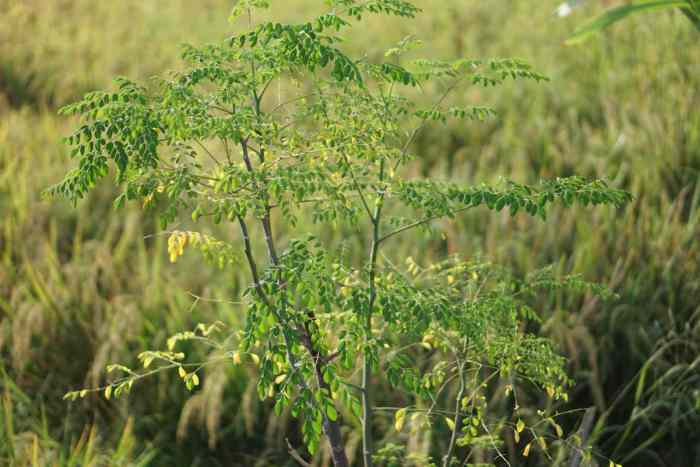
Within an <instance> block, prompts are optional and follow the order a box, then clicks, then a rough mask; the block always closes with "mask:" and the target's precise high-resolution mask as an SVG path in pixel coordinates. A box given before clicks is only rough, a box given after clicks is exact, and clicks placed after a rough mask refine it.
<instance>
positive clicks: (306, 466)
mask: <svg viewBox="0 0 700 467" xmlns="http://www.w3.org/2000/svg"><path fill="white" fill-rule="evenodd" d="M284 440H285V441H286V442H287V450H288V451H289V455H290V456H292V457H293V458H294V460H295V461H297V462H298V463H299V464H301V465H303V466H304V467H311V464H309V463H308V462H306V461H305V460H304V458H303V457H301V454H299V453H298V452H297V450H296V449H294V446H292V443H290V442H289V438H284Z"/></svg>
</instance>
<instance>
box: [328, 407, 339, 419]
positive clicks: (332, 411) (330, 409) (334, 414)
mask: <svg viewBox="0 0 700 467" xmlns="http://www.w3.org/2000/svg"><path fill="white" fill-rule="evenodd" d="M326 415H328V419H329V420H330V421H332V422H334V421H336V420H338V411H337V410H335V407H334V406H333V405H328V406H327V407H326Z"/></svg>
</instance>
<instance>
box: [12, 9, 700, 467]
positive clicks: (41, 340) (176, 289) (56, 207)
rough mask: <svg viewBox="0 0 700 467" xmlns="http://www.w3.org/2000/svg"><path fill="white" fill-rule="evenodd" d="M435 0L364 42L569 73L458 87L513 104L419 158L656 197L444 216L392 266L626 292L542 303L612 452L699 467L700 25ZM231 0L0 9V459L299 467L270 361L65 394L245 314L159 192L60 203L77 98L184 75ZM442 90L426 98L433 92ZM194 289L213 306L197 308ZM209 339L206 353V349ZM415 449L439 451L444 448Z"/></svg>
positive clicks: (334, 236) (438, 132) (580, 403)
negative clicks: (166, 233)
mask: <svg viewBox="0 0 700 467" xmlns="http://www.w3.org/2000/svg"><path fill="white" fill-rule="evenodd" d="M420 3H421V5H422V6H423V8H424V9H425V13H424V14H423V15H422V16H421V17H420V18H419V19H417V20H416V21H414V22H395V21H394V20H387V19H385V18H384V19H381V20H379V19H377V20H373V21H372V22H370V23H369V24H368V26H367V27H366V29H365V33H364V34H363V35H362V36H361V37H359V36H358V37H357V38H355V39H354V40H353V41H351V42H349V43H347V44H345V47H352V48H356V49H361V50H363V51H366V52H367V54H368V55H370V56H372V57H375V58H378V57H379V55H378V54H379V48H378V45H389V44H390V43H391V42H392V41H396V40H399V39H400V38H402V37H403V36H405V35H407V34H415V35H416V36H418V37H419V38H422V39H424V40H425V41H426V43H427V44H428V45H427V47H428V50H427V51H426V50H424V51H423V53H422V55H425V53H426V52H429V53H430V54H434V55H435V56H439V57H454V56H456V55H461V56H468V57H490V56H517V57H520V58H524V59H526V60H527V61H529V62H530V63H532V64H534V65H535V66H536V68H537V69H538V70H540V71H542V72H544V73H545V74H547V75H549V76H550V77H551V78H552V81H551V82H550V83H547V84H540V85H529V84H528V85H523V84H518V85H514V86H509V87H506V88H502V89H498V90H494V91H488V92H487V91H484V90H471V91H468V92H466V93H465V94H464V95H463V96H458V99H461V100H463V101H464V102H465V103H470V104H488V105H492V106H493V107H495V108H496V109H497V110H498V111H499V114H500V115H499V117H498V118H496V119H494V120H493V121H491V122H487V123H483V124H469V125H467V126H457V125H450V126H437V125H436V126H434V127H431V128H428V129H426V131H424V132H423V133H421V135H420V138H419V139H418V141H417V142H416V145H415V148H414V149H415V152H416V153H417V154H418V155H419V156H420V158H419V160H418V162H417V164H416V166H415V170H416V171H421V172H423V173H425V174H429V175H430V176H432V177H436V178H452V179H454V180H459V181H460V182H464V183H471V182H476V181H489V180H492V179H493V178H494V177H496V176H498V175H503V176H506V177H508V178H511V179H514V180H517V181H523V182H524V181H532V180H533V179H537V178H539V177H551V176H558V175H567V174H571V173H574V172H576V173H582V174H585V175H589V176H592V177H593V176H596V177H605V178H607V179H608V180H610V181H611V183H613V184H615V185H616V186H619V187H624V188H626V189H628V190H630V191H631V192H632V193H633V194H634V195H635V197H636V199H635V202H634V203H632V205H630V206H629V207H628V208H626V209H625V210H622V211H618V212H611V211H606V210H596V211H592V212H586V213H584V212H583V211H581V212H577V211H575V210H574V211H573V212H564V211H561V212H553V213H552V215H551V217H550V219H549V220H548V222H547V223H540V222H533V221H531V220H528V219H527V218H526V217H516V218H514V219H509V218H508V216H500V215H487V214H486V213H485V212H476V213H474V214H469V215H467V216H463V217H460V219H459V220H457V221H455V222H449V223H444V224H440V225H436V226H435V228H436V229H438V230H440V231H442V232H443V233H445V238H446V239H445V240H443V239H442V238H441V237H440V236H439V235H438V236H433V237H427V236H426V237H425V238H419V239H417V240H415V239H414V240H415V241H412V242H410V243H409V242H406V241H404V242H398V243H394V246H395V250H394V251H393V252H392V256H395V257H401V256H408V255H412V256H414V257H416V258H418V259H421V258H423V259H429V258H430V257H432V256H433V255H436V254H443V253H445V252H461V253H464V254H466V255H477V254H484V255H486V256H488V257H490V258H492V259H493V260H494V261H497V262H501V263H504V264H506V265H509V266H511V267H513V268H514V269H516V270H517V271H527V270H530V269H532V268H535V267H541V266H543V265H545V264H549V263H552V262H554V263H556V267H557V268H558V269H559V270H561V271H575V272H579V273H582V274H583V275H584V276H585V277H586V278H587V279H589V280H597V281H601V282H605V283H607V284H609V285H610V286H611V287H612V288H613V289H614V290H616V291H617V292H618V294H619V295H620V298H619V299H618V300H616V301H614V302H611V303H600V302H597V301H596V300H594V299H592V298H585V297H584V298H583V299H575V298H573V297H569V296H566V295H563V294H556V293H555V294H552V295H551V296H543V297H541V301H540V303H539V304H538V309H539V310H540V311H541V313H542V314H543V317H544V318H545V322H544V324H543V326H542V330H543V332H545V333H547V334H549V335H550V336H552V337H553V338H554V339H555V340H556V341H557V342H558V344H559V346H560V348H561V349H562V351H563V352H565V354H566V355H567V356H568V357H569V358H570V361H571V372H572V375H573V376H574V377H575V379H576V380H577V386H576V388H575V389H574V392H573V394H572V396H573V397H572V401H571V402H570V404H569V405H570V406H571V407H585V406H588V405H595V406H597V407H598V409H599V413H601V414H602V416H601V417H600V418H599V419H598V424H597V426H596V430H595V431H594V439H595V440H596V442H597V446H596V448H597V449H599V450H600V451H601V452H603V453H604V454H606V455H608V456H611V457H614V458H616V459H618V460H619V461H622V463H623V464H624V465H626V466H633V465H640V466H648V465H668V466H676V465H689V466H690V465H696V464H697V463H698V462H700V452H699V450H700V447H699V446H700V434H699V433H698V432H697V429H695V428H694V427H695V426H697V423H698V422H700V413H699V409H700V390H698V387H700V384H699V383H700V381H699V378H700V360H698V356H699V355H700V349H699V348H698V347H699V345H698V342H700V271H699V268H700V251H699V248H700V245H699V242H698V239H700V214H699V211H698V204H699V203H700V184H699V183H698V180H699V179H700V112H698V110H697V109H698V108H700V48H698V47H697V37H698V36H697V33H695V32H694V31H693V30H692V29H691V27H690V26H689V25H688V24H687V21H686V20H685V18H683V17H682V16H681V15H676V14H662V15H659V16H656V17H654V18H645V17H639V18H635V19H633V20H631V21H629V22H627V23H626V24H624V25H620V26H618V27H615V28H613V29H611V30H610V31H606V32H605V33H604V34H601V35H600V36H598V37H595V38H593V39H592V40H591V41H589V42H588V43H587V44H586V45H585V47H564V46H563V45H562V41H563V40H564V39H565V38H566V37H568V35H569V34H570V33H571V31H573V29H574V27H575V25H576V24H578V23H579V22H580V18H577V17H574V18H567V19H565V20H560V19H556V20H555V19H554V18H553V17H552V16H551V11H552V10H553V9H554V7H555V6H556V4H557V2H556V1H545V2H505V1H500V2H467V3H464V2H458V1H456V0H445V1H443V2H439V3H437V2H428V1H427V0H426V1H422V2H420ZM280 5H281V4H280ZM319 5H320V2H312V1H310V0H300V1H298V2H295V3H294V4H293V5H291V4H290V6H284V7H282V6H280V7H278V8H277V9H276V10H275V12H274V13H275V14H276V15H277V16H278V17H283V18H285V19H292V20H294V19H301V18H303V17H304V16H305V15H306V14H307V13H308V12H309V11H318V10H319V9H320V8H321V7H320V6H319ZM229 7H230V5H229V2H228V1H225V0H207V1H204V2H201V1H200V2H186V1H184V0H174V1H167V2H166V1H152V2H138V1H136V0H124V1H121V2H88V1H87V0H49V1H39V0H27V1H23V2H16V1H12V0H0V17H2V18H3V20H2V21H0V215H1V216H2V217H1V219H2V220H0V353H1V358H2V367H3V374H4V377H3V379H2V380H1V381H0V392H2V393H3V394H4V395H3V401H4V402H3V411H2V415H1V416H0V418H2V420H1V421H2V423H0V425H2V427H3V428H2V430H3V431H2V438H0V463H2V462H5V461H7V463H10V464H11V465H32V466H33V465H61V466H63V465H176V464H177V465H224V464H225V465H243V464H253V465H255V462H257V463H258V464H257V465H285V464H284V463H285V462H287V460H286V456H285V454H284V452H285V443H284V437H285V436H286V435H287V433H288V432H292V431H293V430H291V431H290V430H289V427H290V424H291V423H292V422H291V419H290V418H289V417H288V416H287V417H286V418H285V417H282V418H280V419H277V418H275V417H269V412H270V411H269V407H267V406H265V404H261V403H260V402H259V401H258V399H257V397H256V395H255V391H254V386H253V384H251V381H252V374H250V372H251V371H253V370H251V369H248V370H242V369H240V368H239V369H235V370H234V369H233V368H231V367H230V366H226V365H221V366H215V367H212V368H211V369H209V370H208V372H207V377H206V378H205V379H204V385H203V390H202V391H201V392H200V393H197V394H196V395H194V396H191V395H189V394H187V393H186V391H184V389H183V388H182V387H181V385H179V384H177V381H176V379H177V378H176V375H168V374H163V375H161V376H158V377H157V378H154V379H152V380H149V381H146V382H144V383H143V384H142V385H140V386H139V387H138V388H136V389H135V392H134V393H133V394H132V395H131V396H130V398H129V401H127V402H120V403H105V402H104V401H100V400H98V399H88V400H87V401H86V402H85V403H84V404H83V405H69V404H67V403H65V402H63V401H62V400H61V395H62V394H63V393H64V392H65V391H66V390H69V389H73V388H76V387H81V386H84V385H97V384H99V383H100V382H101V381H103V378H104V373H103V368H104V365H105V364H106V363H108V362H115V361H119V362H125V363H135V362H134V356H135V355H136V354H137V353H138V352H139V351H140V350H143V349H145V348H154V347H159V346H160V347H162V346H163V344H164V342H165V339H166V338H167V336H168V335H170V334H172V333H174V332H177V331H180V330H183V329H188V328H191V327H193V326H195V325H196V323H197V322H200V321H212V320H214V319H219V320H222V321H223V322H225V323H227V324H230V325H231V326H235V325H237V324H239V322H240V313H239V312H240V310H239V308H238V306H237V305H234V304H231V303H229V301H230V300H231V299H232V298H233V297H235V296H236V293H237V291H239V290H240V289H241V287H243V286H244V284H246V283H247V280H248V279H247V277H246V276H245V275H244V274H243V273H240V272H237V271H227V272H223V273H222V272H218V271H212V270H210V269H209V268H208V267H207V266H204V265H202V264H200V263H199V262H197V261H196V259H194V258H191V259H187V260H186V261H185V262H184V263H182V264H180V263H178V265H177V266H173V265H170V264H167V261H165V258H166V255H165V253H164V247H163V245H162V242H163V239H162V238H161V237H158V236H155V237H147V236H148V235H149V234H151V233H153V232H155V231H157V227H156V226H155V224H154V220H153V218H152V217H151V215H150V214H148V213H142V212H140V210H139V209H138V208H139V207H138V206H132V207H129V208H127V209H126V210H122V211H113V210H112V208H111V206H110V204H109V202H108V199H109V196H108V193H106V192H105V191H101V192H100V191H98V192H96V193H95V194H94V195H92V196H91V197H90V198H89V199H87V200H86V201H85V202H84V203H81V204H79V205H78V206H77V208H76V209H73V208H72V207H71V206H68V205H65V204H62V203H47V202H44V201H41V200H40V199H39V192H40V190H41V189H43V188H44V187H46V186H48V185H49V184H51V183H52V182H55V181H56V179H57V178H58V176H59V174H60V173H62V172H64V171H65V170H66V168H67V167H68V166H69V161H68V158H67V156H66V154H65V151H64V149H63V148H62V146H61V145H60V144H59V140H60V138H61V137H62V136H64V135H65V134H66V132H67V130H68V128H69V127H70V126H71V125H72V124H73V122H70V121H66V120H65V119H63V118H59V117H57V116H56V112H55V110H56V106H58V105H61V104H64V103H66V102H68V101H70V100H72V99H74V98H75V97H77V96H79V95H80V94H82V93H83V92H85V91H88V90H91V89H94V88H98V87H106V86H109V85H110V79H111V77H113V76H114V75H117V74H121V75H127V76H129V77H133V78H147V77H149V76H151V75H153V74H156V73H159V72H161V71H163V70H165V69H168V68H172V67H174V66H176V60H175V58H176V56H177V45H178V43H180V42H184V41H188V42H194V43H201V42H206V41H212V40H218V39H219V38H221V37H222V36H223V35H225V34H227V33H228V32H230V31H232V29H233V28H234V26H232V25H229V24H228V23H226V21H225V18H226V16H227V13H228V11H227V10H228V8H229ZM588 13H592V12H590V11H585V10H584V14H588ZM436 91H437V90H430V89H428V90H425V94H426V95H425V97H424V99H425V100H426V101H427V100H429V99H430V96H431V95H434V93H435V92H436ZM419 98H423V97H419ZM106 189H107V188H104V190H106ZM346 233H347V234H348V235H345V234H343V235H340V234H339V233H337V232H336V233H334V232H324V233H322V234H323V235H324V237H326V238H327V239H328V240H329V241H331V242H340V241H341V239H342V238H343V237H346V238H350V239H351V240H350V243H351V246H352V245H354V244H360V243H361V242H362V241H363V239H361V238H355V237H354V236H353V233H352V232H346ZM220 234H222V235H225V234H226V233H225V232H220ZM145 237H147V238H145ZM193 271H195V272H196V273H193ZM190 292H191V293H192V294H194V295H197V296H201V297H205V298H207V299H211V300H199V301H198V302H197V304H196V306H195V307H192V304H193V303H194V301H195V299H194V298H193V295H190ZM192 351H193V352H195V353H196V354H197V355H199V356H201V357H202V358H204V357H205V350H204V349H198V348H193V349H192ZM535 402H538V401H533V403H535ZM539 402H541V403H543V401H539ZM567 408H568V407H567ZM575 422H576V420H575V419H573V418H572V419H571V420H570V425H571V426H572V427H573V426H574V424H575ZM349 436H350V437H351V439H355V438H352V436H354V434H349ZM389 438H390V435H389ZM411 443H412V445H413V446H414V447H415V449H426V444H425V443H426V440H425V439H415V440H412V441H411ZM124 446H128V448H127V447H124ZM71 462H72V464H71ZM91 462H92V464H91ZM129 462H130V463H129ZM287 465H292V464H291V463H288V464H287Z"/></svg>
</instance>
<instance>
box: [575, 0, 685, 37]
mask: <svg viewBox="0 0 700 467" xmlns="http://www.w3.org/2000/svg"><path fill="white" fill-rule="evenodd" d="M687 6H688V2H687V1H678V0H652V1H645V2H641V3H635V4H632V5H623V6H620V7H616V8H612V9H610V10H608V11H606V12H605V13H603V14H602V15H600V16H598V17H597V18H595V19H593V20H592V21H590V22H589V23H586V24H584V25H583V26H581V27H579V28H578V29H577V30H576V31H575V32H574V34H573V35H572V36H571V37H570V38H569V39H567V40H566V41H565V42H564V43H565V44H566V45H572V44H578V43H580V42H583V41H584V40H586V39H588V38H589V37H590V36H591V35H593V34H595V33H596V32H599V31H601V30H603V29H605V28H607V27H608V26H610V25H611V24H614V23H617V22H618V21H620V20H622V19H624V18H626V17H627V16H629V15H631V14H634V13H640V12H646V11H652V10H661V9H664V8H678V7H687Z"/></svg>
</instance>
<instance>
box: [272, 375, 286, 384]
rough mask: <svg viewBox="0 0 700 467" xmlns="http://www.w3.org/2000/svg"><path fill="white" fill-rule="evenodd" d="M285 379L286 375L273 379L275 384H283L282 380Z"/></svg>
mask: <svg viewBox="0 0 700 467" xmlns="http://www.w3.org/2000/svg"><path fill="white" fill-rule="evenodd" d="M285 379H287V375H286V374H283V375H279V376H278V377H277V378H275V384H281V383H283V382H284V380H285Z"/></svg>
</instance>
